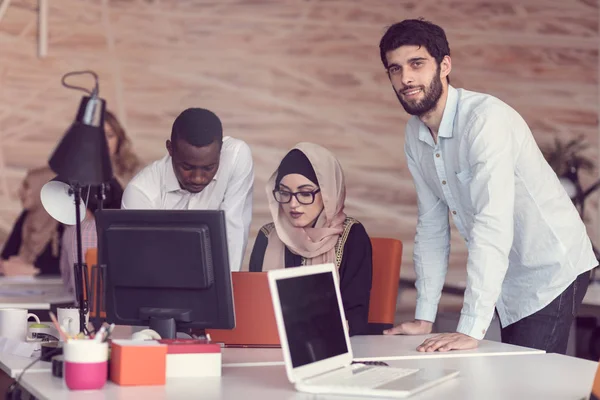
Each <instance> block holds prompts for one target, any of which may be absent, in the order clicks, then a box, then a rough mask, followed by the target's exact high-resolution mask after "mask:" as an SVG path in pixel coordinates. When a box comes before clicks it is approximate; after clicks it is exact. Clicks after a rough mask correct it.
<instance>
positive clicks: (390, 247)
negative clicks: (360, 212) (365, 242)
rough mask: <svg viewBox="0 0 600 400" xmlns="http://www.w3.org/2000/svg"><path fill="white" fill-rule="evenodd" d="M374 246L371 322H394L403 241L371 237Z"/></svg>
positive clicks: (370, 307)
mask: <svg viewBox="0 0 600 400" xmlns="http://www.w3.org/2000/svg"><path fill="white" fill-rule="evenodd" d="M371 246H372V247H373V283H372V285H371V298H370V303H369V322H370V323H383V324H393V323H394V317H395V315H396V301H397V299H398V284H399V282H400V264H401V263H402V242H401V241H400V240H397V239H389V238H371Z"/></svg>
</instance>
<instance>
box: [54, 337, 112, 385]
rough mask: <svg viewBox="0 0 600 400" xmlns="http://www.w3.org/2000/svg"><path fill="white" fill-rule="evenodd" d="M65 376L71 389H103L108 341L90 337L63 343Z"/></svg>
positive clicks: (105, 376)
mask: <svg viewBox="0 0 600 400" xmlns="http://www.w3.org/2000/svg"><path fill="white" fill-rule="evenodd" d="M63 356H64V377H65V383H66V384H67V387H68V388H69V389H71V390H95V389H102V387H104V384H105V383H106V378H107V365H108V343H107V342H98V341H96V340H90V339H80V340H68V341H67V342H66V343H65V344H64V345H63Z"/></svg>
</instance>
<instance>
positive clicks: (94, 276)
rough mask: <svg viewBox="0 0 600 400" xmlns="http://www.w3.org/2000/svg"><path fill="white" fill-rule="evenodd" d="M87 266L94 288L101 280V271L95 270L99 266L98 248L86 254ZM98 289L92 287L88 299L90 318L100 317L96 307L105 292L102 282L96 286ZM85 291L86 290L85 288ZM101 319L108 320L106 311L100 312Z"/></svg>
mask: <svg viewBox="0 0 600 400" xmlns="http://www.w3.org/2000/svg"><path fill="white" fill-rule="evenodd" d="M85 264H86V265H87V271H88V279H89V282H88V283H89V285H90V287H92V284H95V283H97V282H98V278H99V276H100V275H99V269H98V268H95V266H96V265H97V264H98V249H97V248H91V249H88V250H87V251H86V252H85ZM95 286H96V287H92V289H91V293H90V296H87V297H88V303H89V305H88V306H89V309H90V318H95V317H97V316H98V310H96V305H97V297H96V296H99V295H100V294H99V293H102V292H103V288H102V284H101V282H100V284H96V285H95ZM98 287H99V289H100V290H99V291H98ZM84 291H85V288H84ZM102 302H103V299H102V298H101V299H100V304H102ZM100 318H106V312H105V311H104V310H100Z"/></svg>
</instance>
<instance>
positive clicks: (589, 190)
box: [579, 179, 600, 202]
mask: <svg viewBox="0 0 600 400" xmlns="http://www.w3.org/2000/svg"><path fill="white" fill-rule="evenodd" d="M598 188H600V179H599V180H597V181H596V182H594V183H593V184H592V186H590V187H589V188H587V189H586V190H585V191H583V192H582V193H581V194H580V195H579V197H580V201H581V202H583V200H585V198H586V197H588V196H589V195H590V194H592V193H593V192H594V191H596V190H598Z"/></svg>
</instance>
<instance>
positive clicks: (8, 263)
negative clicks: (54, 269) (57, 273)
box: [0, 256, 40, 276]
mask: <svg viewBox="0 0 600 400" xmlns="http://www.w3.org/2000/svg"><path fill="white" fill-rule="evenodd" d="M0 271H1V272H2V273H3V274H4V275H5V276H35V275H37V274H39V273H40V270H39V269H38V268H36V267H34V266H33V265H32V264H28V263H26V262H24V261H23V260H21V258H20V257H19V256H13V257H11V258H9V259H8V260H3V261H2V263H1V264H0Z"/></svg>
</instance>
